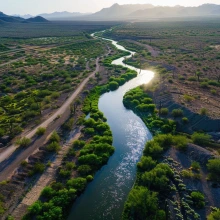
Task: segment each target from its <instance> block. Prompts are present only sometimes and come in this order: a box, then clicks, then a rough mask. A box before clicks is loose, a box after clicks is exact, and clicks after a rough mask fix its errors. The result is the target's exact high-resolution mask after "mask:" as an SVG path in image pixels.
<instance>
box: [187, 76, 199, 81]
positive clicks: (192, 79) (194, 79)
mask: <svg viewBox="0 0 220 220" xmlns="http://www.w3.org/2000/svg"><path fill="white" fill-rule="evenodd" d="M188 80H189V81H197V78H196V77H195V76H190V77H189V78H188Z"/></svg>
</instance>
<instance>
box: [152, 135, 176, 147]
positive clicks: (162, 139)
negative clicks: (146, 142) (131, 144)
mask: <svg viewBox="0 0 220 220" xmlns="http://www.w3.org/2000/svg"><path fill="white" fill-rule="evenodd" d="M154 141H155V142H157V143H158V144H159V145H160V146H161V147H162V148H165V149H167V148H169V147H170V146H171V145H172V144H173V136H172V135H171V134H159V135H156V136H155V137H154Z"/></svg>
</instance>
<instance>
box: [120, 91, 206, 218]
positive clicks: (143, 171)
mask: <svg viewBox="0 0 220 220" xmlns="http://www.w3.org/2000/svg"><path fill="white" fill-rule="evenodd" d="M123 103H124V106H125V107H126V108H128V109H131V110H133V111H134V112H135V113H136V114H137V115H138V116H140V117H141V119H142V120H143V121H144V122H145V124H146V125H147V127H148V128H149V129H150V131H151V132H152V133H153V134H154V138H153V139H152V140H150V141H148V142H147V143H146V145H145V148H144V151H143V156H142V157H141V159H140V161H139V162H138V163H137V177H136V181H135V185H134V187H133V188H132V190H131V191H130V193H129V195H128V198H127V201H126V203H125V205H124V211H123V214H122V219H123V220H128V219H129V220H132V219H133V220H142V219H157V220H165V219H167V218H169V216H170V212H169V208H168V204H167V201H168V200H169V202H170V203H172V206H173V207H174V210H173V213H172V214H173V215H175V219H180V220H181V219H183V216H182V214H181V211H180V209H179V207H178V204H177V203H175V202H173V201H172V199H171V197H172V195H175V192H176V191H178V193H180V195H181V197H182V199H181V205H182V207H183V208H182V209H183V210H184V213H186V216H187V217H189V218H190V219H191V217H192V216H193V219H199V215H198V214H197V213H196V212H195V211H194V210H193V208H192V207H191V206H190V205H189V204H191V203H192V204H195V206H196V207H198V205H197V203H198V201H197V200H196V199H195V201H194V203H193V201H191V200H192V198H191V197H190V195H188V197H190V198H191V200H190V201H188V200H189V199H188V200H186V199H185V198H184V197H185V196H186V195H187V194H186V193H183V192H184V191H185V190H186V187H185V185H184V184H183V182H182V180H180V179H179V178H178V177H177V174H176V171H175V169H174V168H173V166H172V165H170V163H169V160H168V159H164V160H162V155H163V154H164V153H165V152H166V150H168V149H169V148H170V147H175V148H177V149H179V150H183V151H184V150H186V148H187V144H188V143H189V140H188V138H187V137H186V136H182V135H176V134H175V127H176V126H175V122H174V121H172V120H169V119H162V118H160V117H159V116H158V115H157V113H158V110H157V109H156V106H155V105H154V104H153V100H152V99H151V98H150V97H149V96H148V95H147V94H146V93H145V92H144V90H143V88H142V87H137V88H135V89H132V90H130V91H129V92H127V93H126V94H125V95H124V98H123ZM171 159H172V158H171ZM171 159H170V160H171ZM172 161H173V159H172ZM171 164H172V163H171ZM194 194H196V195H197V194H198V193H196V192H195V193H193V195H194ZM200 195H201V197H203V198H204V196H203V195H202V194H201V193H200ZM190 202H191V203H190ZM188 203H189V204H188ZM202 205H203V201H202V200H199V208H200V207H202ZM173 215H172V216H173Z"/></svg>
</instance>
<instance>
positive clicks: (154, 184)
mask: <svg viewBox="0 0 220 220" xmlns="http://www.w3.org/2000/svg"><path fill="white" fill-rule="evenodd" d="M172 176H173V171H172V170H171V168H170V167H169V165H167V164H164V163H159V164H157V166H156V167H155V168H153V169H152V170H151V171H149V172H145V173H144V174H143V175H142V176H141V180H142V184H143V185H144V186H146V187H148V189H153V190H158V191H160V190H165V191H166V190H167V189H168V184H169V178H170V177H172Z"/></svg>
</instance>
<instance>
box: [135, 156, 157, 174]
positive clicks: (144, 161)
mask: <svg viewBox="0 0 220 220" xmlns="http://www.w3.org/2000/svg"><path fill="white" fill-rule="evenodd" d="M156 164H157V162H156V161H154V160H153V159H152V158H151V157H146V156H142V157H141V160H140V162H138V163H137V167H138V168H139V169H140V170H143V171H149V170H152V169H153V168H154V167H155V166H156Z"/></svg>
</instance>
